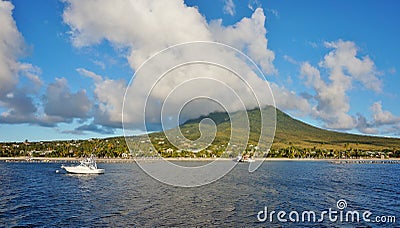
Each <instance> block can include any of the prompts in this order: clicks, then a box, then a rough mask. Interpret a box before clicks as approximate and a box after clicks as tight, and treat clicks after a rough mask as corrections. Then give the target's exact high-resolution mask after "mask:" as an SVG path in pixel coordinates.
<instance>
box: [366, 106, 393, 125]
mask: <svg viewBox="0 0 400 228" xmlns="http://www.w3.org/2000/svg"><path fill="white" fill-rule="evenodd" d="M371 111H372V113H373V118H374V122H375V123H376V124H377V125H386V124H387V125H392V124H397V123H400V116H395V115H393V114H392V113H391V112H389V111H384V110H382V102H380V101H378V102H375V103H374V104H373V105H372V106H371Z"/></svg>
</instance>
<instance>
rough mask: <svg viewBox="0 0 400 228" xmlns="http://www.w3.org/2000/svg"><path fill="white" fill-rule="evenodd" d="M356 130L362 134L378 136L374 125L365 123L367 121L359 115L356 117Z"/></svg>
mask: <svg viewBox="0 0 400 228" xmlns="http://www.w3.org/2000/svg"><path fill="white" fill-rule="evenodd" d="M357 130H358V131H360V132H361V133H364V134H378V133H379V130H378V128H377V127H376V126H375V124H374V123H371V122H369V121H367V119H366V118H365V117H364V116H363V115H361V114H358V115H357Z"/></svg>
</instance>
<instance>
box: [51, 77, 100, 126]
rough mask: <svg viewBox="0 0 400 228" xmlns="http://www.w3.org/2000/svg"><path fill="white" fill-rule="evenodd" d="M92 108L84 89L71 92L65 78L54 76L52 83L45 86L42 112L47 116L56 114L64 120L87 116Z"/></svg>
mask: <svg viewBox="0 0 400 228" xmlns="http://www.w3.org/2000/svg"><path fill="white" fill-rule="evenodd" d="M91 108H92V104H91V101H90V100H89V98H88V97H87V95H86V91H85V90H80V91H78V92H76V93H71V92H70V89H69V87H68V82H67V79H65V78H56V79H55V82H54V83H51V84H49V85H48V87H47V91H46V95H45V101H44V112H45V114H46V115H48V116H57V117H60V118H62V119H65V120H64V121H70V120H72V119H73V118H83V119H84V118H87V117H88V114H89V111H90V110H91Z"/></svg>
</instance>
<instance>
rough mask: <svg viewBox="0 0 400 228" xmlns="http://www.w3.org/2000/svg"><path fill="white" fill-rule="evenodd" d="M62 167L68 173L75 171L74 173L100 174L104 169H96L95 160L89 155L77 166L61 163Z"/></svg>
mask: <svg viewBox="0 0 400 228" xmlns="http://www.w3.org/2000/svg"><path fill="white" fill-rule="evenodd" d="M61 168H62V169H65V170H66V171H67V172H68V173H76V174H102V173H104V169H98V168H97V164H96V161H95V159H94V157H93V155H91V156H90V157H89V158H86V159H84V160H82V161H81V163H80V164H79V165H77V166H64V165H61Z"/></svg>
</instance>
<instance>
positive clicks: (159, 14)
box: [0, 0, 400, 141]
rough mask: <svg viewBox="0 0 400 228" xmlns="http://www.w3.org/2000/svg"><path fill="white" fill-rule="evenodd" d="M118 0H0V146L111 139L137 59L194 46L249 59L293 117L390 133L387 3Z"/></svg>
mask: <svg viewBox="0 0 400 228" xmlns="http://www.w3.org/2000/svg"><path fill="white" fill-rule="evenodd" d="M126 4H128V3H127V2H123V1H121V2H119V1H115V2H114V3H113V4H112V5H111V6H110V3H108V2H107V1H74V0H71V1H70V0H66V1H48V0H46V1H44V0H38V1H22V0H16V1H1V2H0V28H1V32H0V113H1V114H0V141H23V140H25V139H28V140H30V141H36V140H56V139H78V138H91V137H108V136H116V135H122V130H121V120H120V115H121V107H122V106H121V104H120V103H121V100H122V98H121V97H120V96H121V95H122V94H123V88H124V87H126V86H127V83H128V82H129V80H130V79H131V77H132V75H133V74H134V73H135V70H136V69H137V68H138V66H139V65H140V63H142V62H143V61H144V60H145V59H146V57H148V56H150V55H151V54H154V53H155V52H157V51H159V50H161V49H163V48H166V47H167V46H168V45H173V44H177V43H181V42H188V41H192V40H199V39H205V40H213V41H218V42H222V43H226V44H229V45H232V46H233V47H236V48H238V49H240V50H242V51H244V52H245V53H246V54H248V55H249V56H250V57H251V58H253V59H254V60H255V62H256V63H257V64H259V66H260V68H261V69H262V70H263V71H264V73H265V75H266V76H267V79H268V81H269V82H270V86H271V88H272V91H273V92H274V97H275V99H276V104H277V106H278V107H279V108H280V109H283V110H284V111H286V112H288V113H290V114H291V115H292V116H294V117H296V118H298V119H301V120H303V121H306V122H308V123H311V124H313V125H316V126H318V127H322V128H328V129H332V130H337V131H345V132H353V133H361V134H371V135H384V136H398V135H400V108H399V95H400V94H399V90H398V87H399V85H400V76H399V71H400V62H399V61H398V53H400V44H399V40H400V16H399V14H398V12H399V10H400V3H398V1H389V0H388V1H372V0H370V1H355V0H354V1H344V0H340V1H311V0H310V1H284V0H271V1H254V0H250V1H238V0H236V1H235V0H232V1H222V0H219V1H194V0H193V1H192V0H191V1H185V2H182V1H175V0H174V1H170V2H169V3H168V5H166V4H167V3H165V2H164V3H162V2H159V1H154V2H153V1H132V3H131V5H126ZM129 4H130V3H129ZM218 20H220V21H219V23H217V21H218ZM244 31H252V32H251V33H248V34H247V33H245V32H244ZM244 33H245V34H244ZM171 34H172V35H171ZM256 44H257V45H258V46H255V45H256ZM251 45H253V47H254V48H255V49H256V50H257V51H256V52H254V53H252V52H251V51H248V50H250V49H251V48H249V47H250V46H251Z"/></svg>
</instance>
